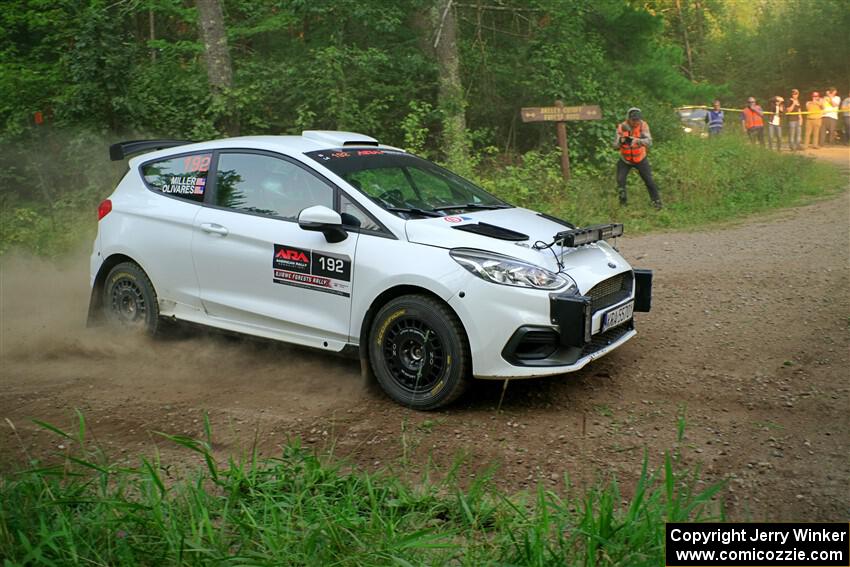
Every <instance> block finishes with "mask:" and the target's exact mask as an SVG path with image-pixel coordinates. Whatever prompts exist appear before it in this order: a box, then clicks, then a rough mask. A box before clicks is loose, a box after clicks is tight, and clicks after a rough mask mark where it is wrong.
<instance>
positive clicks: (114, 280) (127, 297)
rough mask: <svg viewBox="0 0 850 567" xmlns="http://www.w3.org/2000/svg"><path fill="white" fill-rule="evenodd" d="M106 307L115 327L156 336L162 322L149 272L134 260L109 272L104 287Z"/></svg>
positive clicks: (108, 317)
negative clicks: (146, 272) (160, 321)
mask: <svg viewBox="0 0 850 567" xmlns="http://www.w3.org/2000/svg"><path fill="white" fill-rule="evenodd" d="M103 310H104V313H105V315H106V319H107V321H109V322H110V323H111V324H112V325H113V326H115V327H118V328H122V329H127V330H130V331H143V332H146V333H148V334H151V335H153V334H154V333H156V330H157V326H158V323H159V305H158V304H157V300H156V292H155V291H154V288H153V284H152V283H151V280H150V279H149V278H148V276H147V274H145V272H144V271H143V270H142V269H141V268H140V267H139V266H138V265H137V264H135V263H133V262H123V263H121V264H118V265H117V266H115V267H114V268H112V269H111V270H110V271H109V275H108V276H106V283H105V285H104V288H103Z"/></svg>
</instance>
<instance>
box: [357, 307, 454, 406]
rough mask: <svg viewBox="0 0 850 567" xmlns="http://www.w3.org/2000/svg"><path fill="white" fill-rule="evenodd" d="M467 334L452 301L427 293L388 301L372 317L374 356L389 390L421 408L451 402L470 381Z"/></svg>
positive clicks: (375, 366)
mask: <svg viewBox="0 0 850 567" xmlns="http://www.w3.org/2000/svg"><path fill="white" fill-rule="evenodd" d="M468 351H469V348H468V346H467V340H466V335H465V333H464V331H463V328H462V326H461V324H460V321H459V320H458V319H457V316H456V315H455V314H454V313H453V312H452V311H451V309H449V307H448V306H447V305H446V304H444V303H442V302H440V301H438V300H436V299H433V298H430V297H427V296H424V295H406V296H402V297H399V298H396V299H394V300H392V301H390V302H389V303H387V304H386V305H384V306H383V307H382V308H381V309H380V310H379V311H378V313H377V314H376V316H375V319H374V320H373V322H372V330H371V333H370V336H369V357H370V360H371V363H372V369H373V371H374V373H375V376H376V377H377V379H378V382H379V383H380V385H381V387H382V388H383V389H384V391H385V392H386V393H387V394H388V395H389V396H390V397H391V398H393V399H394V400H395V401H397V402H399V403H401V404H403V405H406V406H409V407H411V408H414V409H419V410H429V409H436V408H438V407H442V406H445V405H447V404H449V403H451V402H452V401H454V400H455V399H457V397H458V396H460V395H461V394H462V393H463V391H464V390H465V389H466V386H467V384H468V377H467V374H468V371H469V369H468V365H469V363H468V361H469V354H468Z"/></svg>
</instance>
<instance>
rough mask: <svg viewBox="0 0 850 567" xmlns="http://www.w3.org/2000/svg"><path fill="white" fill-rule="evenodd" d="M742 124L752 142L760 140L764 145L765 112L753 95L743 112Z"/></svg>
mask: <svg viewBox="0 0 850 567" xmlns="http://www.w3.org/2000/svg"><path fill="white" fill-rule="evenodd" d="M741 125H742V126H743V127H744V132H746V133H747V136H749V137H750V142H752V143H755V142H756V140H758V143H759V144H761V145H762V146H764V113H763V111H762V109H761V107H760V106H759V105H757V104H756V99H754V98H753V97H750V98H748V99H747V107H746V108H745V109H744V110H743V111H742V112H741Z"/></svg>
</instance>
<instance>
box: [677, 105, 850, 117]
mask: <svg viewBox="0 0 850 567" xmlns="http://www.w3.org/2000/svg"><path fill="white" fill-rule="evenodd" d="M696 108H701V109H703V110H714V107H713V106H680V107H679V108H677V109H676V110H691V109H696ZM720 110H724V111H726V112H744V109H742V108H721V109H720ZM828 112H850V108H835V109H832V110H815V111H812V112H808V111H801V112H783V113H782V114H784V115H785V116H796V115H798V114H799V115H802V114H821V115H822V114H826V113H828ZM762 114H776V113H775V112H771V111H769V110H763V111H762Z"/></svg>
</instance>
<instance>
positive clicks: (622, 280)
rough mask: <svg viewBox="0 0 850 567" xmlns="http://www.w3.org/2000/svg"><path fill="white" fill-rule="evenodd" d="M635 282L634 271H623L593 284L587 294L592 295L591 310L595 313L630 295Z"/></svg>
mask: <svg viewBox="0 0 850 567" xmlns="http://www.w3.org/2000/svg"><path fill="white" fill-rule="evenodd" d="M633 282H634V277H633V276H632V272H623V273H622V274H617V275H616V276H614V277H612V278H608V279H607V280H605V281H602V282H600V283H598V284H596V285H595V286H593V288H591V290H590V291H589V292H587V294H586V295H587V296H588V297H590V308H591V311H592V312H594V313H595V312H596V311H599V310H600V309H605V308H606V307H610V306H611V305H614V304H615V303H618V302H620V301H622V300H624V299H626V298H627V297H629V295H631V293H632V285H633Z"/></svg>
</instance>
